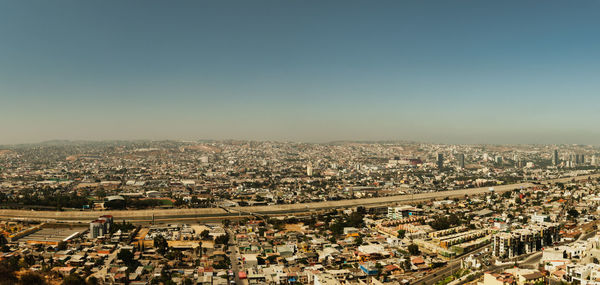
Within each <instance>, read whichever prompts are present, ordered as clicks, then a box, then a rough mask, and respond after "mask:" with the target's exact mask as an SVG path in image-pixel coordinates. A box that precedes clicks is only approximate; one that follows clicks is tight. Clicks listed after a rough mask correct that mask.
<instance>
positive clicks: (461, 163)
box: [458, 153, 465, 168]
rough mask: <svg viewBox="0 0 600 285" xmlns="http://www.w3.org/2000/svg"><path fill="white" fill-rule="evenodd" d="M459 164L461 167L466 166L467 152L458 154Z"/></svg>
mask: <svg viewBox="0 0 600 285" xmlns="http://www.w3.org/2000/svg"><path fill="white" fill-rule="evenodd" d="M458 166H459V167H460V168H465V154H464V153H461V154H459V155H458Z"/></svg>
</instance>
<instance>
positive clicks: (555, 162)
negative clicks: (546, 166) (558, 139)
mask: <svg viewBox="0 0 600 285" xmlns="http://www.w3.org/2000/svg"><path fill="white" fill-rule="evenodd" d="M558 163H559V161H558V149H555V150H554V154H553V155H552V165H554V166H557V165H558Z"/></svg>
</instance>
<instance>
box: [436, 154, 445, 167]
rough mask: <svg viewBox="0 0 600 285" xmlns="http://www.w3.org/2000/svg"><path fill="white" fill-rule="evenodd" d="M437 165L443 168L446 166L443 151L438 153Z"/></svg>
mask: <svg viewBox="0 0 600 285" xmlns="http://www.w3.org/2000/svg"><path fill="white" fill-rule="evenodd" d="M437 167H438V169H442V168H443V167H444V155H443V154H441V153H438V154H437Z"/></svg>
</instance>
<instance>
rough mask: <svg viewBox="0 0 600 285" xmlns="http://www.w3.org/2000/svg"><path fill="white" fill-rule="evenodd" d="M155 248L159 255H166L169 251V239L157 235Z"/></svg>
mask: <svg viewBox="0 0 600 285" xmlns="http://www.w3.org/2000/svg"><path fill="white" fill-rule="evenodd" d="M154 247H155V248H156V251H158V253H160V254H165V253H167V251H168V250H169V243H168V242H167V239H165V237H163V236H162V235H157V236H156V237H154Z"/></svg>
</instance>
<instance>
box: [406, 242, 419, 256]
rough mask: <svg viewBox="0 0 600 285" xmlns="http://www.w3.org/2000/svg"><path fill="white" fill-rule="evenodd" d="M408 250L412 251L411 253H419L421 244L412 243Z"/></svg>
mask: <svg viewBox="0 0 600 285" xmlns="http://www.w3.org/2000/svg"><path fill="white" fill-rule="evenodd" d="M408 252H410V255H418V254H419V253H421V252H420V251H419V246H418V245H416V244H410V245H409V246H408Z"/></svg>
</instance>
